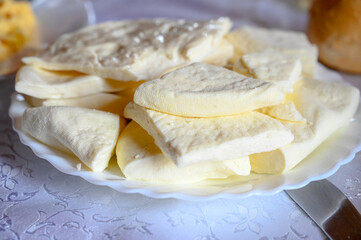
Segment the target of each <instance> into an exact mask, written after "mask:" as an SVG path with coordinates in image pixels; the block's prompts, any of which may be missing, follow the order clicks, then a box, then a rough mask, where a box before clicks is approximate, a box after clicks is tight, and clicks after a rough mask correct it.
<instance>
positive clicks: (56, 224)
mask: <svg viewBox="0 0 361 240" xmlns="http://www.w3.org/2000/svg"><path fill="white" fill-rule="evenodd" d="M105 2H106V4H104V1H94V2H93V3H94V8H95V12H96V15H97V18H98V21H104V20H111V19H121V18H135V17H156V16H157V17H159V16H164V17H186V18H208V17H217V16H219V15H227V16H230V17H231V18H232V19H233V20H234V21H235V22H236V25H241V24H243V23H248V24H258V25H264V26H274V27H280V28H291V29H297V30H302V29H303V28H304V26H305V22H306V15H305V13H304V12H301V11H299V10H297V9H295V8H293V7H292V6H290V5H289V4H285V3H284V2H285V1H261V0H259V1H237V2H236V1H190V0H189V1H165V0H163V1H161V0H159V1H138V0H136V1H130V0H128V1H127V0H124V1H115V0H113V1H111V0H109V1H105ZM206 2H207V4H205V3H206ZM221 3H223V4H221ZM270 9H272V11H270ZM280 11H282V13H284V15H283V16H282V15H279V14H277V13H278V12H280ZM156 13H157V14H156ZM287 14H288V15H287ZM271 16H273V18H271ZM269 19H272V21H270V20H269ZM344 77H345V79H346V80H347V81H348V82H351V83H352V84H354V85H356V86H358V87H359V88H361V77H360V76H351V75H345V74H344ZM13 85H14V79H13V78H10V79H7V80H2V81H0V112H1V113H0V239H129V240H130V239H159V240H161V239H199V240H206V239H262V240H267V239H270V240H271V239H324V238H325V236H324V235H323V233H322V232H321V231H320V230H319V228H318V227H317V225H316V224H315V223H313V222H312V220H311V219H310V218H309V217H308V216H306V215H305V214H304V213H303V212H302V210H300V209H299V208H298V206H297V205H296V204H295V203H294V202H293V201H292V200H290V198H289V197H288V196H287V195H286V194H285V193H284V192H280V193H278V194H275V195H273V196H255V197H250V198H247V199H240V200H227V199H218V200H212V201H203V202H187V201H183V200H177V199H151V198H148V197H145V196H142V195H139V194H123V193H119V192H116V191H114V190H112V189H110V188H108V187H102V186H95V185H92V184H90V183H88V182H86V181H84V180H83V179H81V178H79V177H74V176H69V175H65V174H63V173H61V172H59V171H58V170H56V169H55V168H54V167H52V166H51V165H50V164H49V163H48V162H46V161H45V160H42V159H39V158H38V157H36V156H35V155H34V154H33V153H32V151H31V150H30V149H29V148H28V147H26V146H24V145H23V144H21V143H20V142H19V138H18V136H17V134H16V133H15V132H14V131H13V130H12V127H11V120H10V118H9V117H8V106H9V102H10V94H11V93H12V92H13V91H14V90H13ZM329 180H330V181H331V182H333V183H334V184H335V185H336V186H338V187H339V188H340V189H341V190H342V191H343V192H344V193H345V194H346V195H347V197H348V198H349V199H350V200H351V201H352V202H353V203H354V204H355V206H356V208H357V209H358V210H359V211H361V183H360V181H361V154H357V155H356V157H355V159H354V160H353V161H352V162H351V163H349V164H347V165H345V166H343V167H341V168H340V169H339V171H338V172H337V173H336V174H334V175H333V176H331V177H330V178H329Z"/></svg>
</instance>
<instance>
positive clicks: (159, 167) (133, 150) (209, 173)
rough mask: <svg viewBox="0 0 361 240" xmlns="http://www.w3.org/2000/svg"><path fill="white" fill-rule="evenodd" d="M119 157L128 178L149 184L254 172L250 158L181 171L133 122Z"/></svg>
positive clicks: (122, 138)
mask: <svg viewBox="0 0 361 240" xmlns="http://www.w3.org/2000/svg"><path fill="white" fill-rule="evenodd" d="M116 155H117V161H118V165H119V167H120V169H121V170H122V172H123V173H124V175H125V177H126V178H128V179H134V180H141V181H149V182H163V183H173V184H184V183H193V182H198V181H201V180H205V179H214V178H227V177H229V176H232V175H249V174H250V171H251V165H250V163H249V158H248V156H246V157H243V158H240V159H237V160H227V161H218V162H204V163H199V164H194V165H191V166H187V167H183V168H179V167H177V166H176V165H175V164H174V163H173V162H172V161H171V160H170V159H168V158H166V157H165V156H164V154H162V152H161V150H160V149H159V148H158V147H157V146H156V145H155V144H154V140H153V138H152V137H151V136H150V135H149V134H148V133H147V132H146V131H145V130H144V129H143V128H142V127H141V126H139V125H138V124H137V123H136V122H134V121H132V122H131V123H129V124H128V125H127V126H126V128H125V129H124V131H123V132H122V133H121V134H120V136H119V139H118V143H117V146H116Z"/></svg>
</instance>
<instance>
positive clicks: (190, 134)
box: [116, 63, 293, 183]
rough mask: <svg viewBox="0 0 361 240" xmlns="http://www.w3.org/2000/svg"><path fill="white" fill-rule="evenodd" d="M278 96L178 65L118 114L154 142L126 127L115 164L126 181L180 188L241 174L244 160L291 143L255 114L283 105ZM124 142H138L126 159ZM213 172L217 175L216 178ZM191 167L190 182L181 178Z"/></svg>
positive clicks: (271, 87)
mask: <svg viewBox="0 0 361 240" xmlns="http://www.w3.org/2000/svg"><path fill="white" fill-rule="evenodd" d="M284 98H285V95H284V93H283V92H282V91H280V90H279V89H278V88H277V86H276V84H274V83H271V82H265V81H262V80H258V79H253V78H249V77H246V76H244V75H241V74H238V73H236V72H233V71H230V70H227V69H225V68H222V67H217V66H213V65H209V64H206V63H194V64H191V65H188V66H185V67H182V68H179V69H177V70H175V71H172V72H170V73H168V74H166V75H164V76H162V77H161V78H159V79H155V80H153V81H149V82H146V83H144V84H142V85H141V86H140V87H138V89H137V90H136V92H135V95H134V100H133V101H134V102H131V103H129V104H128V105H127V107H126V108H125V112H124V114H125V117H128V118H131V119H133V120H134V121H135V122H137V124H139V125H140V126H141V127H142V128H143V129H144V130H146V132H147V133H148V134H149V135H150V136H151V137H152V138H153V139H154V143H153V142H152V141H151V140H150V139H151V138H150V137H148V136H147V139H148V140H147V142H146V143H144V142H137V141H136V140H134V139H137V137H136V136H135V135H138V138H139V135H141V134H143V135H145V131H144V130H142V129H141V128H140V127H139V126H138V125H137V124H130V125H128V126H127V127H126V129H125V131H124V132H123V133H122V134H121V135H120V138H119V141H118V145H117V150H116V152H117V158H118V164H119V166H120V168H121V169H122V171H123V173H124V174H125V175H126V176H127V177H128V178H136V179H140V180H148V181H160V182H162V181H176V182H178V183H182V182H184V181H191V179H192V180H200V179H201V178H220V177H228V176H230V175H235V174H238V175H248V174H249V173H250V167H249V158H248V156H249V155H251V154H254V153H261V152H268V151H272V150H275V149H278V148H280V147H282V146H285V145H287V144H289V143H290V142H291V141H292V140H293V134H292V133H291V131H290V130H288V129H287V128H286V127H285V126H284V125H282V124H281V123H280V122H279V121H277V120H275V119H273V118H271V117H269V116H267V115H265V114H262V113H260V112H257V111H255V110H256V109H259V108H262V107H267V106H271V105H275V104H279V103H282V102H283V100H284ZM131 133H133V135H134V136H133V137H132V136H131ZM129 139H133V140H132V141H133V143H134V144H135V145H136V144H138V146H137V147H134V148H133V149H134V151H132V154H127V153H124V150H125V149H127V148H130V147H129V142H130V141H129ZM145 144H146V145H147V146H149V147H145V149H144V147H141V145H145ZM155 145H156V146H157V147H158V148H159V149H160V150H155V149H157V148H156V147H155ZM133 149H132V150H133ZM142 149H143V150H142ZM149 149H152V150H149ZM148 150H149V151H148ZM161 153H162V154H161ZM146 161H147V162H148V164H146V165H144V164H145V162H146ZM163 162H167V164H163ZM232 162H233V164H232V165H230V163H232ZM141 165H144V167H142V168H140V167H138V168H135V167H134V166H141ZM160 166H163V167H160ZM205 166H207V167H205ZM213 168H217V169H220V170H221V171H220V172H217V174H216V172H215V171H213V170H212V169H213ZM145 169H147V172H148V174H144V171H145ZM168 169H169V170H168ZM193 169H199V171H200V174H199V175H198V176H197V177H196V178H195V177H193V178H191V179H190V178H185V179H184V178H183V177H184V176H183V177H181V176H182V174H181V173H183V172H185V171H186V172H194V170H193ZM200 169H202V170H200ZM205 169H208V170H209V171H208V174H205V172H204V171H203V170H205ZM224 169H227V171H225V170H224ZM175 170H177V171H179V173H178V172H177V174H176V173H175V172H176V171H175ZM169 172H174V178H172V179H167V178H168V177H170V176H171V175H168V173H169ZM225 173H227V174H225ZM178 177H179V178H178Z"/></svg>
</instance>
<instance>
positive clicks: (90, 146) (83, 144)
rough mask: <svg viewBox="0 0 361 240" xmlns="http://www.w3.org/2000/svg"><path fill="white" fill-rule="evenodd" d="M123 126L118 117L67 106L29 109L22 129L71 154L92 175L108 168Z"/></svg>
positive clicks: (123, 123) (26, 111)
mask: <svg viewBox="0 0 361 240" xmlns="http://www.w3.org/2000/svg"><path fill="white" fill-rule="evenodd" d="M124 127H125V121H124V119H120V118H119V116H117V115H115V114H112V113H107V112H103V111H98V110H94V109H86V108H79V107H68V106H49V107H36V108H28V109H26V110H25V112H24V115H23V118H22V129H23V130H24V131H25V132H26V133H28V134H30V135H31V136H32V137H34V138H36V139H37V140H39V141H41V142H43V143H45V144H47V145H49V146H52V147H55V148H57V149H59V150H62V151H66V152H72V153H74V154H75V155H76V156H77V157H78V158H79V159H80V160H81V161H82V162H83V163H84V164H85V165H87V166H88V167H89V168H90V169H92V170H93V171H94V172H101V171H103V170H104V169H105V168H106V167H107V166H108V162H109V160H110V158H111V156H112V154H113V152H114V149H115V144H116V142H117V139H118V136H119V131H120V130H121V129H123V128H124Z"/></svg>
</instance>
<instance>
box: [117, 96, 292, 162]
mask: <svg viewBox="0 0 361 240" xmlns="http://www.w3.org/2000/svg"><path fill="white" fill-rule="evenodd" d="M124 116H125V117H127V118H131V119H133V120H134V121H136V122H137V123H138V124H139V125H141V126H142V127H143V128H144V129H145V130H146V131H147V132H148V133H149V135H151V136H152V137H153V138H154V141H155V144H156V145H157V146H158V147H159V148H160V149H161V150H162V152H163V153H164V154H165V155H166V156H167V157H168V158H169V159H171V160H172V161H173V162H174V163H175V164H176V165H177V166H179V167H183V166H187V165H191V164H196V163H201V162H207V161H223V160H232V159H238V158H241V157H244V156H247V155H249V154H252V153H258V152H265V151H271V150H274V149H277V148H279V147H281V146H284V145H286V144H288V143H290V142H291V141H292V140H293V135H292V133H291V132H290V131H289V130H288V129H286V128H285V127H284V126H283V125H282V124H281V123H280V122H279V121H277V120H275V119H273V118H271V117H268V116H266V115H264V114H262V113H259V112H254V111H251V112H246V113H243V114H239V115H234V116H226V117H214V118H190V117H179V116H175V115H168V114H164V113H161V112H157V111H153V110H150V109H146V108H143V107H141V106H139V105H137V104H135V103H133V102H131V103H129V104H128V105H127V106H126V108H125V110H124Z"/></svg>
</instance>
